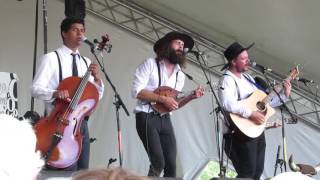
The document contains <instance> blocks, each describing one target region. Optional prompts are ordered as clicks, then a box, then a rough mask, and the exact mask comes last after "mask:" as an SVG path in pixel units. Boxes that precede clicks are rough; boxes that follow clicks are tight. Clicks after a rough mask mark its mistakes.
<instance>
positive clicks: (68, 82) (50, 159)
mask: <svg viewBox="0 0 320 180" xmlns="http://www.w3.org/2000/svg"><path fill="white" fill-rule="evenodd" d="M90 74H91V71H90V70H87V72H86V73H85V75H84V76H83V77H82V78H80V77H74V76H73V77H68V78H66V79H64V80H63V81H61V83H60V84H59V86H58V88H57V90H67V91H68V93H69V95H70V97H72V98H71V101H70V102H68V101H65V100H61V99H56V101H55V107H54V109H53V111H52V112H51V113H50V114H49V115H48V116H47V117H44V118H42V119H40V120H39V121H38V122H37V123H36V124H35V125H34V129H35V133H36V136H37V145H36V149H37V150H39V151H40V152H41V154H42V156H43V157H44V159H45V161H46V164H47V165H49V166H51V167H54V168H59V169H62V168H67V167H69V166H71V165H73V164H74V163H75V162H77V161H78V159H79V156H80V154H81V149H82V139H83V137H82V135H81V133H80V127H81V124H82V121H83V120H84V118H85V117H87V116H89V115H90V114H91V113H92V112H93V111H94V109H95V108H96V106H97V103H98V101H99V93H98V90H97V88H96V87H95V85H93V84H92V83H91V82H89V77H90Z"/></svg>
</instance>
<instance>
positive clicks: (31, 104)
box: [30, 0, 39, 111]
mask: <svg viewBox="0 0 320 180" xmlns="http://www.w3.org/2000/svg"><path fill="white" fill-rule="evenodd" d="M38 11H39V0H37V1H36V16H35V24H34V26H35V27H34V29H35V30H34V47H33V66H32V80H33V78H34V76H35V74H36V64H37V46H38V24H39V20H38V16H39V12H38ZM33 110H34V97H32V96H31V102H30V111H33Z"/></svg>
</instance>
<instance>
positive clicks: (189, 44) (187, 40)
mask: <svg viewBox="0 0 320 180" xmlns="http://www.w3.org/2000/svg"><path fill="white" fill-rule="evenodd" d="M175 39H180V40H182V41H183V42H184V48H188V49H189V50H191V49H192V48H193V45H194V41H193V39H192V38H191V37H190V36H189V35H187V34H184V33H180V32H176V31H172V32H169V33H167V34H166V35H165V36H163V37H162V38H160V39H159V40H158V41H157V42H156V43H155V44H154V46H153V50H154V52H157V50H158V49H159V48H161V47H162V46H163V44H165V43H166V42H170V41H172V40H175Z"/></svg>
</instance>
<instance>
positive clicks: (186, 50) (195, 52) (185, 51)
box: [183, 48, 204, 56]
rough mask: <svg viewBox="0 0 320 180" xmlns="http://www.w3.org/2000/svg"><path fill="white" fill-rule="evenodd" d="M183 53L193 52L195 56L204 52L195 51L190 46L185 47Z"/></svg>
mask: <svg viewBox="0 0 320 180" xmlns="http://www.w3.org/2000/svg"><path fill="white" fill-rule="evenodd" d="M183 53H184V54H187V53H192V54H194V55H195V56H199V55H200V56H202V55H204V52H203V51H193V50H189V48H184V49H183Z"/></svg>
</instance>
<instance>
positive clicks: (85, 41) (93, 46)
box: [81, 36, 95, 49]
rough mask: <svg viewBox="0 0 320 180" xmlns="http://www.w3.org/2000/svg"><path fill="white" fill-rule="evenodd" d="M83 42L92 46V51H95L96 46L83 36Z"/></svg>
mask: <svg viewBox="0 0 320 180" xmlns="http://www.w3.org/2000/svg"><path fill="white" fill-rule="evenodd" d="M81 41H82V42H84V43H86V44H87V45H88V46H90V49H95V45H94V44H93V43H92V42H91V41H89V40H88V38H87V37H85V36H82V38H81Z"/></svg>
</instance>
